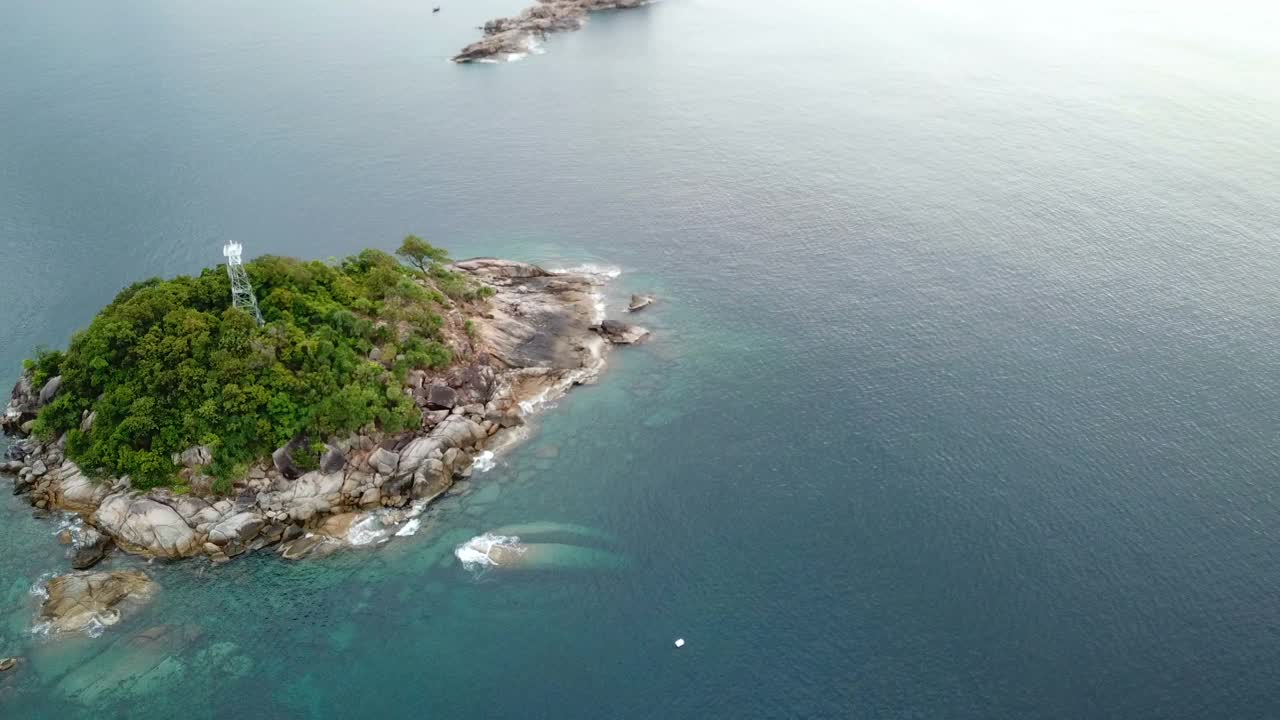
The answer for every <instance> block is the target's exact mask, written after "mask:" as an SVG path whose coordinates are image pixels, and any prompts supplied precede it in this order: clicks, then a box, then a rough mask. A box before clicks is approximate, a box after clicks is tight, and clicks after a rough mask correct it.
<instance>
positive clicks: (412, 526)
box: [396, 518, 422, 537]
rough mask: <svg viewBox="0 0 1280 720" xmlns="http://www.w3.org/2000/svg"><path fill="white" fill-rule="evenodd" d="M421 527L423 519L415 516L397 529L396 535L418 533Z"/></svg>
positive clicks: (403, 535) (406, 535)
mask: <svg viewBox="0 0 1280 720" xmlns="http://www.w3.org/2000/svg"><path fill="white" fill-rule="evenodd" d="M421 527H422V520H421V519H419V518H413V519H412V520H410V521H409V522H407V523H405V524H404V526H403V527H401V528H400V529H399V530H397V531H396V537H409V536H410V535H413V534H415V533H417V532H418V529H419V528H421Z"/></svg>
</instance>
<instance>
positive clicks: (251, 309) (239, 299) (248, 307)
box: [222, 242, 262, 326]
mask: <svg viewBox="0 0 1280 720" xmlns="http://www.w3.org/2000/svg"><path fill="white" fill-rule="evenodd" d="M241 250H242V248H241V247H240V243H238V242H229V243H227V244H226V245H223V246H222V254H223V255H225V256H226V258H227V277H229V278H231V306H232V307H238V308H240V309H241V310H243V311H245V312H247V313H249V314H250V315H252V316H253V319H254V320H256V321H257V322H258V325H259V326H261V325H262V312H261V311H259V310H258V298H256V297H254V295H253V285H252V284H251V283H250V282H249V274H248V273H246V272H245V271H244V264H243V263H242V262H241V261H240V253H241Z"/></svg>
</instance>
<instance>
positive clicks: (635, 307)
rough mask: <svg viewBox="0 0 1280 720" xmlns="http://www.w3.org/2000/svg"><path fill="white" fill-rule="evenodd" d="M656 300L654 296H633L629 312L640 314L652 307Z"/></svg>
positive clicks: (628, 307) (628, 306)
mask: <svg viewBox="0 0 1280 720" xmlns="http://www.w3.org/2000/svg"><path fill="white" fill-rule="evenodd" d="M655 300H656V298H654V297H653V296H652V295H632V296H631V302H629V303H627V312H639V311H640V310H643V309H645V308H647V307H649V306H650V305H652V304H653V303H654V301H655Z"/></svg>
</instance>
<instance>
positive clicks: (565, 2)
mask: <svg viewBox="0 0 1280 720" xmlns="http://www.w3.org/2000/svg"><path fill="white" fill-rule="evenodd" d="M648 4H649V0H538V4H537V5H534V6H532V7H529V8H526V9H525V10H524V12H522V13H520V14H519V15H516V16H514V17H506V18H498V19H496V20H490V21H489V22H487V23H485V24H484V26H483V27H482V28H481V29H483V30H484V38H483V39H481V40H477V41H476V42H473V43H471V44H470V45H468V46H466V47H464V48H463V49H462V50H461V51H460V52H459V53H458V54H457V55H455V56H453V61H454V62H457V63H469V62H476V61H480V60H489V59H491V58H495V57H503V58H505V57H510V56H513V55H516V56H518V55H523V54H524V53H527V52H529V50H530V49H531V48H532V47H533V43H534V41H535V40H536V39H537V38H540V37H543V36H545V35H547V34H549V33H554V32H565V31H572V30H578V29H580V28H582V26H583V25H584V24H585V23H586V21H587V15H588V14H589V13H592V12H596V11H599V10H627V9H631V8H638V7H641V6H643V5H648Z"/></svg>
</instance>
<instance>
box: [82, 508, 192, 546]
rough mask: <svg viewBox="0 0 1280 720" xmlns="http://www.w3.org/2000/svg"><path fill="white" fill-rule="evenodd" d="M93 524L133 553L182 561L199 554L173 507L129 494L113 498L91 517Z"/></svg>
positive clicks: (187, 527)
mask: <svg viewBox="0 0 1280 720" xmlns="http://www.w3.org/2000/svg"><path fill="white" fill-rule="evenodd" d="M93 522H94V524H95V525H97V526H98V527H99V528H100V529H101V530H102V531H103V532H105V533H107V534H108V535H110V536H112V537H113V538H115V540H116V542H117V543H119V545H120V546H121V547H123V548H125V549H127V550H131V551H133V552H140V553H144V554H147V555H155V556H157V557H168V558H182V557H190V556H192V555H195V554H197V553H198V552H200V544H199V543H198V542H197V541H196V534H195V532H194V531H193V530H192V529H191V526H189V525H187V522H186V521H185V520H184V519H183V518H182V515H180V514H178V511H177V510H174V509H173V508H172V507H170V506H168V505H165V504H162V503H160V502H157V501H156V500H153V499H151V498H149V497H140V496H138V495H134V494H132V493H120V494H117V495H112V496H110V497H108V498H107V499H106V500H104V501H103V502H102V505H101V506H100V507H99V508H98V510H97V512H95V513H94V514H93Z"/></svg>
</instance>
